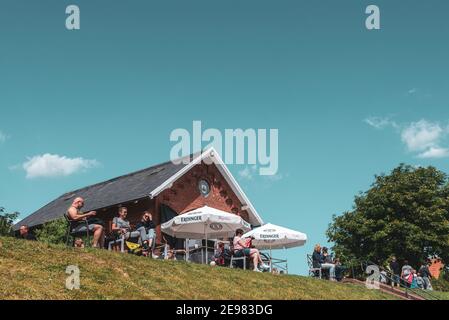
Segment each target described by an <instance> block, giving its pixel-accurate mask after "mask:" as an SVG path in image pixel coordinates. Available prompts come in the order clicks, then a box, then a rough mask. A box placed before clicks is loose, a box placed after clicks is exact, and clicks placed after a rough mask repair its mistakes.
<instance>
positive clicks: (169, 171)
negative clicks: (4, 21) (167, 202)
mask: <svg viewBox="0 0 449 320" xmlns="http://www.w3.org/2000/svg"><path fill="white" fill-rule="evenodd" d="M211 155H212V158H213V162H214V163H215V164H216V165H217V167H218V169H219V170H220V172H221V173H222V174H223V176H224V177H225V179H226V180H227V182H228V183H229V185H230V186H231V188H232V189H233V191H234V192H235V193H236V195H237V196H238V197H239V200H240V201H241V202H242V203H243V204H244V205H245V206H246V207H247V208H246V210H247V211H248V213H249V217H250V219H249V220H250V221H249V222H250V223H251V224H253V225H260V224H262V223H263V222H262V219H261V218H260V217H259V215H258V214H257V212H256V211H255V209H254V208H253V206H252V205H251V203H250V202H249V200H248V199H247V197H246V195H245V194H244V193H243V191H242V190H241V188H240V186H238V184H237V182H236V181H235V179H234V177H232V175H231V173H230V172H229V170H228V169H227V168H226V166H225V165H224V163H223V162H222V161H221V158H220V157H219V155H218V154H217V153H216V152H215V150H214V149H213V148H211V149H208V150H206V151H204V152H202V153H197V154H194V155H190V156H188V157H185V158H181V159H179V160H180V161H177V162H176V164H174V163H173V162H171V161H168V162H165V163H162V164H158V165H155V166H152V167H150V168H147V169H144V170H140V171H137V172H133V173H130V174H127V175H124V176H120V177H117V178H114V179H111V180H108V181H104V182H101V183H97V184H94V185H91V186H88V187H85V188H82V189H79V190H74V191H71V192H68V193H65V194H63V195H62V196H60V197H59V198H57V199H56V200H54V201H52V202H50V203H49V204H47V205H46V206H44V207H42V208H41V209H39V210H37V211H36V212H34V213H33V214H31V215H29V216H28V217H26V218H25V219H23V220H22V221H20V222H19V223H17V224H16V225H15V226H14V230H17V229H18V228H19V226H20V225H24V224H26V225H28V226H30V227H33V226H37V225H41V224H43V223H45V222H49V221H52V220H55V219H59V218H61V217H62V216H63V215H64V213H65V212H66V211H67V208H68V207H69V206H70V204H71V203H72V201H73V200H74V198H75V197H82V198H84V199H85V200H86V206H85V207H84V208H83V211H91V210H98V209H101V208H106V207H112V206H116V205H119V204H121V203H126V202H129V201H134V200H139V199H143V198H146V197H151V198H153V197H155V196H157V195H158V194H159V193H160V192H162V191H163V190H165V189H167V188H170V187H171V186H172V184H173V182H174V181H176V180H178V179H179V178H180V177H181V176H183V175H184V174H185V173H186V172H188V171H189V170H190V169H191V168H193V167H194V166H195V165H197V164H198V163H200V162H201V161H202V160H204V159H205V158H211ZM189 158H190V163H188V164H185V163H183V161H182V160H184V159H189Z"/></svg>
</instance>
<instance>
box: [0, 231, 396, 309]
mask: <svg viewBox="0 0 449 320" xmlns="http://www.w3.org/2000/svg"><path fill="white" fill-rule="evenodd" d="M68 265H77V266H78V267H79V268H80V271H81V289H80V290H73V291H70V290H67V289H66V288H65V279H66V277H67V276H68V275H67V274H66V273H65V270H66V267H67V266H68ZM0 292H2V295H1V297H0V299H220V300H221V299H224V300H233V299H234V300H239V299H295V300H298V299H391V298H392V297H391V296H390V295H388V294H383V293H381V292H378V291H373V290H367V289H365V288H363V287H360V286H356V285H350V284H340V283H331V282H329V281H324V280H317V279H311V278H306V277H300V276H287V275H281V276H279V275H278V276H276V275H271V274H261V273H255V272H253V271H243V270H235V269H229V268H218V267H210V266H202V265H196V264H191V263H185V262H180V261H162V260H152V259H148V258H143V257H137V256H133V255H128V254H120V253H114V252H108V251H106V250H95V249H81V250H80V249H73V248H65V247H63V246H55V245H47V244H43V243H37V242H26V241H22V240H16V239H12V238H0Z"/></svg>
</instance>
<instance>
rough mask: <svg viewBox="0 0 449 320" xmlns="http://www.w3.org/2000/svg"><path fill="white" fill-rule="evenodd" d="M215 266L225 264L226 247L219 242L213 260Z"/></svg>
mask: <svg viewBox="0 0 449 320" xmlns="http://www.w3.org/2000/svg"><path fill="white" fill-rule="evenodd" d="M212 259H213V262H215V265H218V266H224V264H225V245H224V243H223V242H219V243H218V245H217V248H216V249H215V253H214V257H213V258H212Z"/></svg>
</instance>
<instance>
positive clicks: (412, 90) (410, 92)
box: [407, 88, 418, 95]
mask: <svg viewBox="0 0 449 320" xmlns="http://www.w3.org/2000/svg"><path fill="white" fill-rule="evenodd" d="M416 91H418V89H416V88H412V89H410V90H408V91H407V93H408V94H410V95H411V94H414V93H416Z"/></svg>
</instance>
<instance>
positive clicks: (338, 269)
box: [334, 258, 346, 281]
mask: <svg viewBox="0 0 449 320" xmlns="http://www.w3.org/2000/svg"><path fill="white" fill-rule="evenodd" d="M334 264H335V280H337V281H341V280H343V278H344V272H345V270H346V268H345V267H344V266H343V265H342V264H341V262H340V259H339V258H335V259H334Z"/></svg>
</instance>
